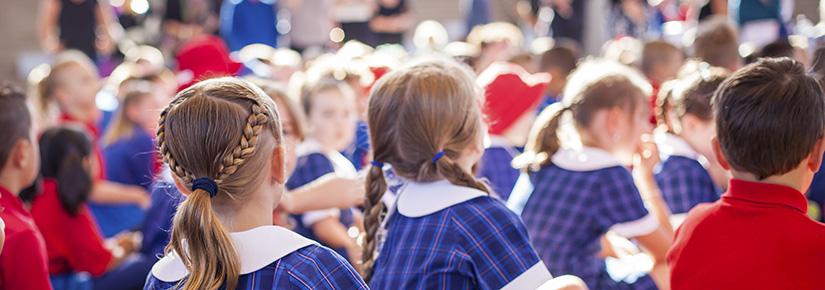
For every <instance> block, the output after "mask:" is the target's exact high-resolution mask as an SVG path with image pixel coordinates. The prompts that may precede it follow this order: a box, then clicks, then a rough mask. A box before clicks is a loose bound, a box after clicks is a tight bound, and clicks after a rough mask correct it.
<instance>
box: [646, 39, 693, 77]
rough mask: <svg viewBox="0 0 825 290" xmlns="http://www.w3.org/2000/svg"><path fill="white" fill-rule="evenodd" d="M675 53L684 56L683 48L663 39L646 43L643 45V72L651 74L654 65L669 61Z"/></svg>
mask: <svg viewBox="0 0 825 290" xmlns="http://www.w3.org/2000/svg"><path fill="white" fill-rule="evenodd" d="M673 55H678V56H683V53H682V50H681V49H679V48H678V47H676V46H675V45H673V44H670V43H669V42H667V41H663V40H654V41H649V42H647V43H645V45H644V47H642V63H641V66H642V72H644V73H645V74H649V73H650V70H651V69H652V68H653V65H654V64H656V63H662V62H666V61H668V60H669V59H670V58H671V57H672V56H673Z"/></svg>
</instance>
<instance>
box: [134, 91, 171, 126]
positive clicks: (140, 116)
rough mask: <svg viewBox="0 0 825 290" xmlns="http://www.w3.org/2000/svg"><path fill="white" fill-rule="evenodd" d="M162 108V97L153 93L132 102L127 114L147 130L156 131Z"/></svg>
mask: <svg viewBox="0 0 825 290" xmlns="http://www.w3.org/2000/svg"><path fill="white" fill-rule="evenodd" d="M162 109H163V100H162V97H161V96H159V95H158V94H155V93H152V94H149V95H146V96H143V97H142V98H141V99H140V100H138V101H137V102H135V103H132V104H130V106H129V108H126V114H127V117H128V118H129V120H131V121H132V122H134V123H135V124H137V125H138V126H140V127H141V128H143V129H144V130H146V131H147V132H155V130H157V125H158V119H159V118H160V112H161V110H162Z"/></svg>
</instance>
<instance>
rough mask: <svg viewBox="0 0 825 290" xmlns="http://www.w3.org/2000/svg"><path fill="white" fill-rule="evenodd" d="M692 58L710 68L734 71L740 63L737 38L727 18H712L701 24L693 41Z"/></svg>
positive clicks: (734, 29)
mask: <svg viewBox="0 0 825 290" xmlns="http://www.w3.org/2000/svg"><path fill="white" fill-rule="evenodd" d="M693 47H694V52H693V53H694V56H695V57H697V58H699V59H701V60H703V61H705V62H707V63H709V64H710V65H712V66H720V67H724V68H727V69H736V68H738V66H739V65H740V63H741V59H740V56H739V37H738V32H737V31H736V28H734V27H733V26H732V25H731V24H730V23H729V22H728V20H727V18H724V17H720V18H713V19H710V20H707V21H705V22H703V23H702V24H701V25H700V26H699V29H698V31H697V33H696V39H695V40H694V41H693Z"/></svg>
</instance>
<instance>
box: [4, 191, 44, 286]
mask: <svg viewBox="0 0 825 290" xmlns="http://www.w3.org/2000/svg"><path fill="white" fill-rule="evenodd" d="M0 218H3V221H5V222H6V231H5V233H6V243H5V245H4V246H3V252H2V253H0V289H2V290H19V289H27V290H41V289H52V285H51V283H50V282H49V271H48V268H47V266H46V246H45V244H44V243H43V237H42V236H40V232H39V231H38V230H37V226H36V225H35V224H34V221H33V220H32V217H31V215H30V214H29V212H28V211H26V209H25V208H23V202H21V201H20V199H19V198H17V196H15V195H12V194H11V192H9V191H8V190H7V189H5V188H3V187H2V186H0Z"/></svg>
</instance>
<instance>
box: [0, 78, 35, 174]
mask: <svg viewBox="0 0 825 290" xmlns="http://www.w3.org/2000/svg"><path fill="white" fill-rule="evenodd" d="M31 128H32V117H31V114H29V107H28V105H27V104H26V96H25V95H23V93H22V92H21V91H20V90H18V89H16V88H14V87H12V86H11V85H10V84H8V83H5V84H2V85H0V132H3V138H0V170H2V169H3V167H4V166H5V165H6V161H7V159H8V158H9V154H10V153H11V150H12V148H14V144H15V143H17V141H20V139H26V140H29V138H30V136H31Z"/></svg>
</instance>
